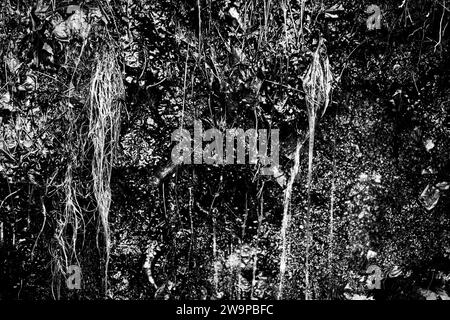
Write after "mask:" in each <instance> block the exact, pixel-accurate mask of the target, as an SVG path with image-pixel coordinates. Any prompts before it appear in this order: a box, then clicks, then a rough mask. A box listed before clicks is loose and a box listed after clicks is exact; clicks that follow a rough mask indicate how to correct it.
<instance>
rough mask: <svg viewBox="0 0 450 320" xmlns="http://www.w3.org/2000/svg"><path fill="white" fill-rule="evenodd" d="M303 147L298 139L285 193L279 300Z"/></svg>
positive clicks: (282, 285)
mask: <svg viewBox="0 0 450 320" xmlns="http://www.w3.org/2000/svg"><path fill="white" fill-rule="evenodd" d="M302 146H303V142H302V140H301V139H300V137H298V139H297V146H296V148H295V155H294V166H293V167H292V169H291V176H290V178H289V181H288V184H287V187H286V189H285V191H284V208H283V222H282V224H281V241H282V246H281V250H282V251H281V259H280V284H279V287H278V297H277V298H278V299H282V298H283V290H284V283H285V278H286V266H287V257H288V253H289V243H288V237H287V231H288V228H289V221H290V219H291V215H290V213H289V210H290V202H291V196H292V187H293V185H294V181H295V178H296V176H297V174H298V171H299V169H300V151H301V148H302Z"/></svg>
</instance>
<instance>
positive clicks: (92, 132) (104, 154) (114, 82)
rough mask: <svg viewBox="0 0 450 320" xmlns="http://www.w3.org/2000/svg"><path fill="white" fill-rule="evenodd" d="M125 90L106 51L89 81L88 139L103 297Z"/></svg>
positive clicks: (112, 53) (114, 60)
mask: <svg viewBox="0 0 450 320" xmlns="http://www.w3.org/2000/svg"><path fill="white" fill-rule="evenodd" d="M124 93H125V89H124V86H123V82H122V77H121V73H120V70H119V68H118V65H117V61H116V58H115V52H114V50H110V51H108V50H107V49H105V50H104V51H103V52H102V53H101V54H100V55H99V57H98V58H97V66H96V69H95V71H94V74H93V76H92V79H91V88H90V119H89V136H90V138H91V141H92V145H93V149H94V153H93V160H92V178H93V184H94V196H95V199H96V201H97V210H98V213H99V216H100V224H101V228H102V231H103V237H104V239H105V278H104V282H105V293H107V290H108V265H109V255H110V234H109V224H108V214H109V208H110V204H111V188H110V180H111V169H112V165H113V161H114V153H115V147H116V144H117V142H118V138H119V130H120V111H121V105H122V99H123V97H124Z"/></svg>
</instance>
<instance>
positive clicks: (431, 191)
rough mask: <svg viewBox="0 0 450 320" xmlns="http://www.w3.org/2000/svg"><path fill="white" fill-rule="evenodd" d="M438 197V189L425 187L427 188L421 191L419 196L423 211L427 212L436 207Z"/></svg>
mask: <svg viewBox="0 0 450 320" xmlns="http://www.w3.org/2000/svg"><path fill="white" fill-rule="evenodd" d="M439 197H440V192H439V189H437V188H435V187H433V186H430V185H427V187H426V188H425V189H424V190H423V192H422V194H421V195H420V198H419V200H420V202H421V203H422V204H423V206H424V207H425V209H427V210H428V211H429V210H431V209H433V208H434V207H435V206H436V205H437V203H438V201H439Z"/></svg>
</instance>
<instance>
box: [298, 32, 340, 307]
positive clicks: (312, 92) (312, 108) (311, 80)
mask: <svg viewBox="0 0 450 320" xmlns="http://www.w3.org/2000/svg"><path fill="white" fill-rule="evenodd" d="M302 80H303V89H304V91H305V93H306V105H307V108H308V124H309V151H308V209H307V213H306V223H305V227H306V228H305V229H306V250H305V287H306V288H305V299H306V300H309V299H311V282H310V257H309V251H310V248H311V244H312V234H311V229H310V225H311V223H310V222H311V221H310V220H311V181H312V165H313V158H314V135H315V127H316V120H317V114H318V113H319V112H320V108H323V110H322V115H323V114H324V113H325V111H326V109H327V107H328V105H329V102H330V92H331V88H332V81H333V76H332V73H331V70H330V64H329V60H328V56H327V55H326V47H325V45H324V43H323V39H322V38H321V39H319V44H318V46H317V50H316V51H315V52H314V54H313V60H312V62H311V64H310V66H309V68H308V70H307V72H306V75H305V76H304V77H303V79H302Z"/></svg>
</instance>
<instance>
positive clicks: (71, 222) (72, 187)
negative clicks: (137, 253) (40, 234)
mask: <svg viewBox="0 0 450 320" xmlns="http://www.w3.org/2000/svg"><path fill="white" fill-rule="evenodd" d="M66 112H67V114H68V117H69V118H70V119H75V116H74V114H73V106H72V105H71V104H70V103H68V104H67V111H66ZM75 126H76V123H75V121H72V122H71V123H70V125H69V130H68V133H67V136H68V137H69V140H68V143H67V146H66V148H67V149H66V152H67V154H69V155H70V156H69V159H68V164H67V167H66V171H65V173H64V180H63V181H62V192H63V199H64V202H63V208H62V210H61V212H58V213H57V215H56V230H55V234H54V240H55V242H54V245H53V246H51V247H50V255H51V256H52V274H53V281H52V292H53V296H54V298H55V299H59V298H60V285H61V276H63V277H65V276H66V275H67V270H68V268H69V266H70V265H72V264H76V265H79V260H78V256H77V239H78V233H79V232H80V230H82V232H83V233H84V225H85V224H84V219H83V215H82V211H81V207H80V205H79V203H78V200H77V194H78V186H77V183H76V179H75V177H74V169H75V168H76V167H77V165H78V160H77V158H76V156H74V155H75V154H76V151H77V148H78V146H77V143H78V141H77V139H78V138H79V137H76V139H73V137H74V132H75V131H76V130H75ZM42 206H43V210H44V211H45V206H44V204H42ZM44 221H45V212H44ZM43 227H44V226H43ZM41 230H42V229H41ZM55 289H56V295H55Z"/></svg>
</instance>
